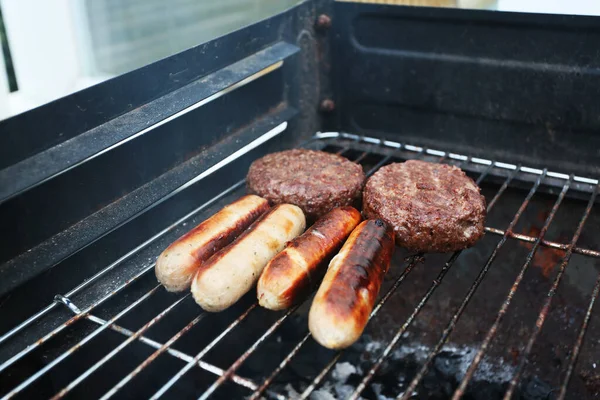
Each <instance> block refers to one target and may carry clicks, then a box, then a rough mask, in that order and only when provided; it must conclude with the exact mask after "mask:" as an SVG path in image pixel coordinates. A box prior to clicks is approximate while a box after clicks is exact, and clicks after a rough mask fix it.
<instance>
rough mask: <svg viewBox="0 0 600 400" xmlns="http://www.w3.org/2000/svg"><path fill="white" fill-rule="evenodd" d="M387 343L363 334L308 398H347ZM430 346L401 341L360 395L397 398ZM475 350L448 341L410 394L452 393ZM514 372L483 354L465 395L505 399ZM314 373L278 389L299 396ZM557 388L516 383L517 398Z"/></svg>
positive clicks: (544, 395) (534, 399) (472, 399)
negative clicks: (309, 376) (402, 343)
mask: <svg viewBox="0 0 600 400" xmlns="http://www.w3.org/2000/svg"><path fill="white" fill-rule="evenodd" d="M384 348H385V344H384V343H382V342H378V341H373V340H371V338H370V337H369V336H368V335H365V337H363V338H362V339H361V340H360V341H359V342H358V343H357V344H355V345H354V346H353V347H352V348H350V349H347V350H346V351H345V352H344V356H343V357H342V360H340V361H339V362H338V363H337V364H336V365H335V366H334V368H333V369H332V371H331V372H330V373H329V374H328V376H327V378H325V380H324V382H323V383H322V384H321V385H320V386H319V387H318V388H317V389H316V390H315V391H314V392H313V393H312V394H311V396H310V399H311V400H333V399H345V398H348V397H349V396H350V394H351V393H352V392H353V391H354V389H355V388H356V387H357V386H358V385H359V384H360V382H361V381H362V379H363V377H364V375H365V374H366V373H367V372H368V371H369V369H370V368H371V367H372V365H373V363H374V362H375V361H376V360H377V358H378V357H379V355H380V354H381V352H382V351H383V349H384ZM430 350H431V349H430V348H429V347H428V346H425V345H422V344H418V343H411V344H407V345H404V346H400V347H399V348H398V349H396V350H395V351H393V352H392V354H391V355H390V357H388V359H387V360H386V361H385V362H384V363H383V364H382V366H381V368H380V370H379V371H378V372H377V374H376V375H375V376H374V377H373V379H372V381H371V382H370V383H369V385H368V386H367V387H366V388H365V390H364V391H363V392H362V394H361V398H362V399H369V400H370V399H374V400H388V399H395V398H396V397H397V396H398V395H399V394H402V393H403V392H404V390H406V389H407V387H408V386H409V385H410V382H411V380H412V379H413V378H414V377H415V375H416V374H417V373H418V371H419V369H420V368H421V366H422V365H423V363H424V361H425V359H426V357H427V355H428V354H429V352H430ZM476 352H477V347H470V346H456V345H453V344H448V345H446V346H444V347H443V349H442V351H440V353H439V354H438V355H437V357H436V358H434V360H433V362H432V364H431V367H430V368H429V371H428V373H427V374H426V375H425V377H424V378H423V379H422V381H421V382H420V384H419V386H418V387H417V389H416V391H415V392H414V393H413V396H412V397H411V398H413V399H432V400H438V399H439V400H441V399H449V398H451V397H452V394H453V393H454V390H455V389H456V388H457V387H458V385H459V383H460V381H461V379H462V378H463V377H464V374H465V372H466V371H467V369H468V367H469V365H470V364H471V362H472V360H473V358H474V356H475V354H476ZM334 354H335V353H334V352H331V354H328V356H329V357H332V356H333V355H334ZM329 359H330V358H329ZM313 361H314V360H313ZM327 361H328V360H327ZM327 361H325V363H323V364H321V366H320V368H317V369H314V370H313V372H312V375H311V376H312V378H314V376H316V374H318V373H319V372H320V369H321V368H322V367H323V365H324V364H326V362H327ZM304 367H305V368H304V372H305V373H306V372H307V369H310V368H306V367H307V366H304ZM312 367H314V365H312ZM300 369H303V368H302V367H301V368H300ZM513 372H514V367H513V366H512V365H509V363H506V362H504V360H502V359H498V360H495V359H494V360H492V359H489V358H486V357H484V359H483V360H482V362H481V364H480V366H479V368H478V370H477V372H476V373H475V375H474V378H473V380H472V382H471V383H470V384H469V386H468V389H467V392H466V393H465V396H464V399H468V400H484V399H485V400H488V399H492V400H493V399H502V397H503V395H504V393H505V391H506V389H507V388H508V382H509V381H510V378H511V377H512V375H513ZM312 378H311V379H308V380H307V381H304V380H302V381H296V382H288V383H286V384H285V385H284V387H283V388H282V389H283V390H282V391H281V392H280V393H283V394H284V395H285V396H286V397H289V398H292V399H293V398H297V397H298V393H301V392H302V391H303V390H304V389H306V387H308V385H309V384H310V381H311V380H312ZM274 388H275V387H274ZM553 393H555V390H554V389H553V388H552V387H551V386H550V385H549V384H547V383H546V382H544V381H543V380H541V379H539V378H537V377H525V378H524V379H523V380H522V382H521V384H520V385H519V387H518V388H517V393H516V398H520V399H523V400H542V399H544V400H546V399H551V398H553V397H552V396H553Z"/></svg>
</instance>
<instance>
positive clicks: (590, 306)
mask: <svg viewBox="0 0 600 400" xmlns="http://www.w3.org/2000/svg"><path fill="white" fill-rule="evenodd" d="M599 292H600V274H598V278H597V279H596V284H595V285H594V290H592V296H591V298H590V303H589V304H588V308H587V311H586V313H585V318H584V319H583V322H582V323H581V329H580V330H579V334H578V335H577V340H576V341H575V344H574V345H573V350H572V351H571V356H570V357H569V362H568V363H567V370H566V372H565V379H564V381H563V384H562V385H561V387H560V392H559V394H558V399H559V400H561V399H564V398H565V395H566V394H567V387H568V386H569V381H570V380H571V375H572V374H573V369H574V368H575V364H576V363H577V358H578V357H579V351H580V350H581V346H582V344H583V339H584V338H585V334H586V332H587V329H588V326H589V323H590V319H591V318H592V310H593V309H594V305H595V304H596V299H597V298H598V293H599Z"/></svg>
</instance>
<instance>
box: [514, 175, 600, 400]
mask: <svg viewBox="0 0 600 400" xmlns="http://www.w3.org/2000/svg"><path fill="white" fill-rule="evenodd" d="M597 194H598V186H596V190H594V192H593V193H592V195H591V197H590V200H589V201H588V205H587V207H586V209H585V212H584V213H583V216H582V217H581V220H580V221H579V224H578V225H577V230H576V231H575V234H574V235H573V239H571V243H570V244H569V249H568V250H567V254H566V255H565V256H564V258H563V260H562V262H561V264H560V267H559V270H558V274H557V275H556V278H555V279H554V282H552V287H551V288H550V291H548V294H547V295H546V298H545V300H544V305H543V306H542V309H541V310H540V314H539V315H538V318H537V320H536V322H535V326H534V328H533V333H532V334H531V336H530V337H529V341H528V342H527V346H525V349H524V351H523V352H522V354H521V359H520V360H519V364H518V365H517V368H516V372H515V375H514V376H513V378H512V379H511V381H510V384H509V387H508V390H507V391H506V394H505V395H504V399H505V400H507V399H510V398H511V397H512V395H513V393H514V391H515V388H516V387H517V383H518V382H519V379H520V378H521V375H522V373H523V370H524V369H525V368H524V367H525V364H526V363H527V359H528V357H529V353H531V349H532V348H533V344H534V343H535V341H536V339H537V337H538V335H539V333H540V332H541V330H542V327H543V326H544V322H545V321H546V317H547V316H548V313H549V312H550V305H551V304H552V299H553V298H554V295H555V294H556V290H557V289H558V285H559V284H560V281H561V279H562V277H563V274H564V272H565V270H566V269H567V265H568V264H569V260H570V259H571V255H572V254H573V248H574V247H575V245H576V244H577V241H578V240H579V236H580V235H581V232H582V231H583V227H584V225H585V222H586V221H587V219H588V217H589V215H590V212H591V211H592V207H593V206H594V202H595V201H596V196H597Z"/></svg>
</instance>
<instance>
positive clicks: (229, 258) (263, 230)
mask: <svg viewBox="0 0 600 400" xmlns="http://www.w3.org/2000/svg"><path fill="white" fill-rule="evenodd" d="M305 227H306V219H305V217H304V213H303V212H302V210H301V209H300V208H299V207H297V206H294V205H291V204H281V205H278V206H276V207H274V208H273V209H272V210H271V211H269V212H268V213H266V214H265V215H264V216H263V217H261V218H260V219H259V220H258V221H256V222H255V223H254V224H252V226H251V227H250V228H248V230H247V231H246V232H244V233H243V234H242V235H241V236H240V237H239V238H238V239H236V240H235V241H234V242H233V243H231V244H230V245H229V246H227V247H225V248H224V249H222V250H221V251H219V252H218V253H216V254H215V255H214V256H213V257H211V259H210V260H208V262H207V263H205V264H204V265H203V266H202V267H201V268H200V269H199V270H198V272H197V273H196V276H195V277H194V279H193V281H192V295H193V296H194V299H195V300H196V303H198V304H199V305H200V306H201V307H202V308H203V309H204V310H206V311H221V310H224V309H226V308H227V307H229V306H231V305H232V304H234V303H235V302H236V301H238V300H239V299H240V298H241V297H242V296H243V295H244V294H246V293H247V292H248V291H249V290H250V289H252V287H253V286H254V284H255V283H256V281H257V280H258V277H259V276H260V274H261V272H262V270H263V268H264V267H265V266H266V265H267V263H268V262H269V261H270V260H271V259H272V258H273V257H274V256H275V255H276V254H277V253H279V252H280V251H281V250H282V249H283V248H284V247H285V244H286V243H287V242H288V241H290V240H292V239H294V238H295V237H296V236H298V235H300V234H301V233H302V232H303V231H304V228H305Z"/></svg>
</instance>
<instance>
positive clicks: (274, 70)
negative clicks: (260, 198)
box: [0, 1, 600, 399]
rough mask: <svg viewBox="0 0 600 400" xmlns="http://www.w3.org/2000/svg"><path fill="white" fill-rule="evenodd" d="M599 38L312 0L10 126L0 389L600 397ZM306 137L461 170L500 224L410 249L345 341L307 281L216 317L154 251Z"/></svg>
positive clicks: (594, 23)
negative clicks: (450, 242) (332, 331)
mask: <svg viewBox="0 0 600 400" xmlns="http://www.w3.org/2000/svg"><path fill="white" fill-rule="evenodd" d="M599 36H600V29H599V25H598V20H597V19H596V18H594V17H582V16H560V15H554V16H550V15H538V14H518V13H491V12H485V11H474V10H453V9H435V8H411V7H401V6H384V5H373V4H363V3H361V4H354V3H349V2H331V1H306V2H303V3H301V4H300V5H298V6H296V7H294V8H292V9H290V10H288V11H287V12H284V13H282V14H280V15H277V16H274V17H272V18H270V19H267V20H265V21H262V22H260V23H257V24H255V25H252V26H249V27H247V28H244V29H241V30H239V31H236V32H233V33H231V34H229V35H226V36H224V37H221V38H218V39H215V40H213V41H211V42H208V43H205V44H202V45H199V46H197V47H195V48H192V49H189V50H187V51H185V52H183V53H180V54H176V55H174V56H172V57H169V58H167V59H164V60H161V61H158V62H156V63H154V64H151V65H148V66H146V67H144V68H141V69H139V70H136V71H133V72H130V73H127V74H125V75H122V76H120V77H117V78H115V79H112V80H110V81H107V82H105V83H102V84H100V85H97V86H94V87H91V88H89V89H86V90H83V91H81V92H78V93H75V94H73V95H70V96H68V97H65V98H63V99H59V100H57V101H55V102H52V103H50V104H47V105H44V106H42V107H40V108H37V109H34V110H32V111H29V112H27V113H24V114H22V115H19V116H16V117H14V118H11V119H8V120H5V121H3V122H1V123H0V129H1V132H2V134H1V135H0V141H1V145H0V221H2V243H3V244H2V246H1V247H0V295H1V296H2V297H1V300H0V310H1V315H2V318H0V333H1V334H2V336H1V337H0V396H4V397H3V398H13V397H20V398H45V397H52V398H55V399H59V398H63V397H71V398H103V399H105V398H110V397H120V398H144V397H146V398H147V397H151V398H159V397H164V398H201V399H205V398H208V397H213V398H241V397H244V398H252V399H258V398H296V397H297V398H311V399H325V398H352V399H356V398H359V397H363V398H368V399H385V398H397V397H400V398H402V399H408V398H436V399H442V398H453V399H456V398H460V397H461V396H464V398H470V399H494V398H499V399H500V398H523V399H554V398H557V399H559V398H577V399H585V398H598V396H600V370H599V369H597V368H600V334H598V332H600V326H598V323H599V322H598V318H597V311H598V310H597V308H596V309H595V308H594V303H595V301H596V298H597V297H598V292H599V291H600V278H599V277H600V275H599V272H600V269H599V267H600V263H599V259H600V248H599V247H598V239H597V238H598V234H599V233H600V231H599V229H600V228H599V227H600V213H599V212H598V207H594V206H595V203H596V201H597V188H598V180H597V177H598V176H599V172H600V171H599V169H600V168H599V167H600V164H598V159H599V158H598V156H599V152H598V149H600V143H599V139H598V138H599V136H598V135H597V134H596V132H597V130H598V128H600V110H599V108H600V103H599V102H598V101H597V99H598V95H599V94H600V78H599V76H600V75H599V74H598V73H597V72H598V68H599V66H600V58H599V56H598V53H597V50H596V48H595V47H596V44H597V43H598V39H599ZM292 147H305V148H312V149H321V150H324V151H328V152H332V153H338V154H342V155H344V156H345V157H347V158H349V159H351V160H354V161H355V162H358V163H360V164H361V165H363V166H364V169H365V171H366V172H367V174H368V175H370V174H372V173H374V172H375V171H376V170H377V169H378V168H380V167H381V166H383V165H385V164H387V163H390V162H396V161H401V160H407V159H422V160H426V161H431V162H438V163H447V164H453V165H457V166H459V167H461V168H462V169H464V170H465V171H466V172H467V173H468V174H469V175H470V176H472V177H473V178H474V179H475V180H476V181H477V183H478V184H479V185H480V187H481V188H482V193H483V194H484V195H485V197H486V199H487V206H488V217H487V221H486V232H487V233H486V235H485V237H484V238H483V239H482V240H481V241H480V242H478V243H477V244H476V246H475V247H473V248H470V249H467V250H464V251H459V252H456V253H453V254H411V253H409V252H407V251H405V250H402V249H397V251H396V254H395V256H394V260H393V263H392V266H391V268H390V272H389V273H388V275H387V277H386V280H385V282H384V285H383V287H382V290H381V293H380V297H379V300H378V302H377V304H376V307H375V308H374V310H373V312H372V314H371V320H370V322H369V325H368V327H367V329H366V331H365V333H364V334H363V336H362V338H361V339H360V340H359V342H358V343H356V344H355V345H354V346H352V347H351V348H349V349H346V350H345V351H341V352H335V351H329V350H326V349H323V348H321V347H320V346H319V345H318V344H316V342H314V341H313V339H312V338H311V337H310V334H309V333H308V327H307V310H308V307H309V305H310V298H309V299H306V301H304V302H303V303H301V304H299V305H297V306H296V307H294V308H292V309H290V310H288V311H285V312H271V311H267V310H263V309H261V308H260V307H258V306H257V303H256V299H255V294H254V293H253V292H251V293H249V294H248V295H247V296H245V297H244V298H243V299H242V300H241V301H240V302H239V303H238V304H236V305H235V306H233V307H232V308H231V309H229V310H227V311H225V312H222V313H215V314H208V313H205V312H203V311H202V310H201V309H200V308H199V307H198V306H197V305H196V304H195V303H194V301H193V299H192V298H191V296H190V295H189V294H188V293H182V294H171V293H167V292H166V291H165V290H164V289H163V288H162V287H161V286H159V285H158V284H157V281H156V278H155V276H154V273H153V268H154V262H155V260H156V258H157V256H158V254H160V252H161V251H162V250H163V249H164V248H165V247H166V246H167V245H168V244H169V243H171V242H172V241H173V240H175V239H176V238H178V237H179V236H180V235H181V234H183V233H184V232H186V231H188V230H189V229H191V228H192V227H193V226H195V225H196V224H198V223H199V222H201V221H202V220H204V219H206V218H207V217H208V216H210V215H211V214H212V213H214V212H216V211H217V210H218V209H219V208H221V207H223V206H224V205H225V204H227V203H228V202H231V201H233V200H234V199H236V198H238V197H239V196H241V195H242V194H243V193H245V189H244V176H245V174H246V172H247V169H248V166H249V164H250V163H251V162H252V161H253V160H255V159H256V158H258V157H260V156H262V155H264V154H267V153H269V152H272V151H277V150H281V149H287V148H292ZM594 317H596V318H594Z"/></svg>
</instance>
